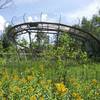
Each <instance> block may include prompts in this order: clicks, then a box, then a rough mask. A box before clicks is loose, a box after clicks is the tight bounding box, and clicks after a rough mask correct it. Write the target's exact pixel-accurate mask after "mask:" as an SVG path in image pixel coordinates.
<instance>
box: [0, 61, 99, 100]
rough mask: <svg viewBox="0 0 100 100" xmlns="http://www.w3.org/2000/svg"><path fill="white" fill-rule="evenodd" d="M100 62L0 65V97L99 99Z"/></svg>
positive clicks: (0, 99)
mask: <svg viewBox="0 0 100 100" xmlns="http://www.w3.org/2000/svg"><path fill="white" fill-rule="evenodd" d="M99 76H100V63H87V64H81V65H78V64H76V65H71V64H67V63H62V62H44V61H27V62H25V61H22V62H13V63H12V62H9V63H6V64H1V65H0V100H100V77H99Z"/></svg>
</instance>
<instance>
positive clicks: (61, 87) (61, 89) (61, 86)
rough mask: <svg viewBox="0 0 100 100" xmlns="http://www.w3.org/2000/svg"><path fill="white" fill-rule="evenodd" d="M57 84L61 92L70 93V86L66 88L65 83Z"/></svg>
mask: <svg viewBox="0 0 100 100" xmlns="http://www.w3.org/2000/svg"><path fill="white" fill-rule="evenodd" d="M55 86H56V89H57V91H58V92H59V93H62V94H64V93H68V88H66V87H65V85H64V84H63V83H56V84H55Z"/></svg>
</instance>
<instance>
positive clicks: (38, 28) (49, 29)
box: [8, 22, 100, 56]
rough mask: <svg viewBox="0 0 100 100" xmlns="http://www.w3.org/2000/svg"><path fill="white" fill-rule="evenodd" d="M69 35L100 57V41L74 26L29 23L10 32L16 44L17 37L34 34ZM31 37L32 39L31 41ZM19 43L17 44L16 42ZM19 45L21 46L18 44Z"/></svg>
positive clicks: (11, 38) (14, 27)
mask: <svg viewBox="0 0 100 100" xmlns="http://www.w3.org/2000/svg"><path fill="white" fill-rule="evenodd" d="M64 32H66V33H68V34H69V35H70V36H72V37H73V38H75V39H78V40H79V41H83V42H84V43H85V44H86V48H87V52H88V53H89V52H90V54H91V52H92V54H93V55H94V56H100V55H98V54H100V40H98V39H97V38H96V37H95V36H93V35H92V34H91V33H89V32H86V31H84V30H82V29H80V28H76V27H74V26H69V25H65V24H61V23H53V22H28V23H22V24H18V25H15V26H13V27H11V28H10V29H9V31H8V35H9V37H10V40H11V41H13V42H14V41H15V42H16V37H18V36H19V35H22V34H26V33H29V34H34V33H38V34H39V33H47V34H56V35H57V36H59V34H60V33H64ZM31 36H32V35H30V39H31ZM16 43H17V42H16ZM17 45H19V44H18V43H17Z"/></svg>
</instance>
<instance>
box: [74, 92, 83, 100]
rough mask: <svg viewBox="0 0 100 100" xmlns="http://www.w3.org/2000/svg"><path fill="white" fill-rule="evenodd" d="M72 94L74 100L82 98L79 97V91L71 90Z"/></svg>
mask: <svg viewBox="0 0 100 100" xmlns="http://www.w3.org/2000/svg"><path fill="white" fill-rule="evenodd" d="M72 96H73V97H74V98H76V100H82V98H81V96H80V95H79V93H75V92H73V93H72Z"/></svg>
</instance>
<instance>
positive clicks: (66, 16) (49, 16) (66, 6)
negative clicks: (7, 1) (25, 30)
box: [0, 0, 100, 30]
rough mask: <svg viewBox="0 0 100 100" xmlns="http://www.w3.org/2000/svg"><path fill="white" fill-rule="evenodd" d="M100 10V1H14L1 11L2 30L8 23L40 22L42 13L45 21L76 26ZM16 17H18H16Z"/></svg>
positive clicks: (0, 25)
mask: <svg viewBox="0 0 100 100" xmlns="http://www.w3.org/2000/svg"><path fill="white" fill-rule="evenodd" d="M99 9H100V0H13V3H12V5H11V6H9V7H8V8H5V9H1V10H0V30H3V29H4V25H5V23H6V22H11V19H12V18H13V23H14V24H16V23H17V21H19V23H20V22H22V19H21V18H22V16H23V15H25V20H26V21H39V20H40V15H41V12H42V20H43V21H56V22H59V18H60V16H61V23H66V24H71V25H72V24H75V23H78V22H79V19H82V17H83V16H85V17H87V18H88V19H90V18H91V17H92V15H93V14H96V13H97V12H98V10H99ZM14 16H16V17H14Z"/></svg>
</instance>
